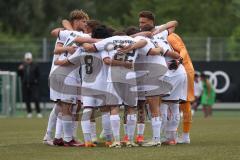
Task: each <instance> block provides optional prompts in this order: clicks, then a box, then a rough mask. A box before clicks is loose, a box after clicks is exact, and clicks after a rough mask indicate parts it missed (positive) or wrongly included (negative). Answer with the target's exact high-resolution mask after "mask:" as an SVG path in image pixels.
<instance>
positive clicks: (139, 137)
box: [136, 135, 144, 144]
mask: <svg viewBox="0 0 240 160" xmlns="http://www.w3.org/2000/svg"><path fill="white" fill-rule="evenodd" d="M143 141H144V137H143V135H138V136H137V137H136V143H137V144H142V143H143Z"/></svg>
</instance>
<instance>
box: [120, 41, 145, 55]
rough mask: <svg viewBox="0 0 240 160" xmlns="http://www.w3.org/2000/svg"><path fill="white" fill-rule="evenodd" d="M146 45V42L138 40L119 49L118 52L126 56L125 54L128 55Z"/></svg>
mask: <svg viewBox="0 0 240 160" xmlns="http://www.w3.org/2000/svg"><path fill="white" fill-rule="evenodd" d="M146 45H147V41H146V40H145V39H140V40H138V41H137V42H136V43H133V44H131V45H128V46H126V47H124V48H121V49H119V52H120V53H122V54H126V53H129V52H130V51H132V50H135V49H138V48H142V47H144V46H146Z"/></svg>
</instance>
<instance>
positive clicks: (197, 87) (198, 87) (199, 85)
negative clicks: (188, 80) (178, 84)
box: [194, 80, 203, 97]
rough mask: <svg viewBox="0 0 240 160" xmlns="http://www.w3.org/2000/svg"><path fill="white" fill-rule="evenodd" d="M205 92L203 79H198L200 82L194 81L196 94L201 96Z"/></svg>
mask: <svg viewBox="0 0 240 160" xmlns="http://www.w3.org/2000/svg"><path fill="white" fill-rule="evenodd" d="M202 92H203V86H202V81H201V80H198V82H196V81H194V96H196V97H200V96H201V94H202Z"/></svg>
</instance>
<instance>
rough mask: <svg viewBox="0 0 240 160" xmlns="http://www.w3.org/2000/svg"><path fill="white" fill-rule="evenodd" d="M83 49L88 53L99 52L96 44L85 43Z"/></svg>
mask: <svg viewBox="0 0 240 160" xmlns="http://www.w3.org/2000/svg"><path fill="white" fill-rule="evenodd" d="M82 47H83V48H84V50H85V51H86V52H97V49H96V47H95V46H94V44H90V43H84V44H82Z"/></svg>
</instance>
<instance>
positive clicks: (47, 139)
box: [43, 134, 54, 146]
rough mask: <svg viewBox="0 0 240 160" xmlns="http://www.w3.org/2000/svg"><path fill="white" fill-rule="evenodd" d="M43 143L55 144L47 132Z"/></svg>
mask: <svg viewBox="0 0 240 160" xmlns="http://www.w3.org/2000/svg"><path fill="white" fill-rule="evenodd" d="M43 144H46V145H49V146H53V145H54V144H53V140H52V138H51V137H50V136H48V135H47V134H46V135H45V136H44V138H43Z"/></svg>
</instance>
